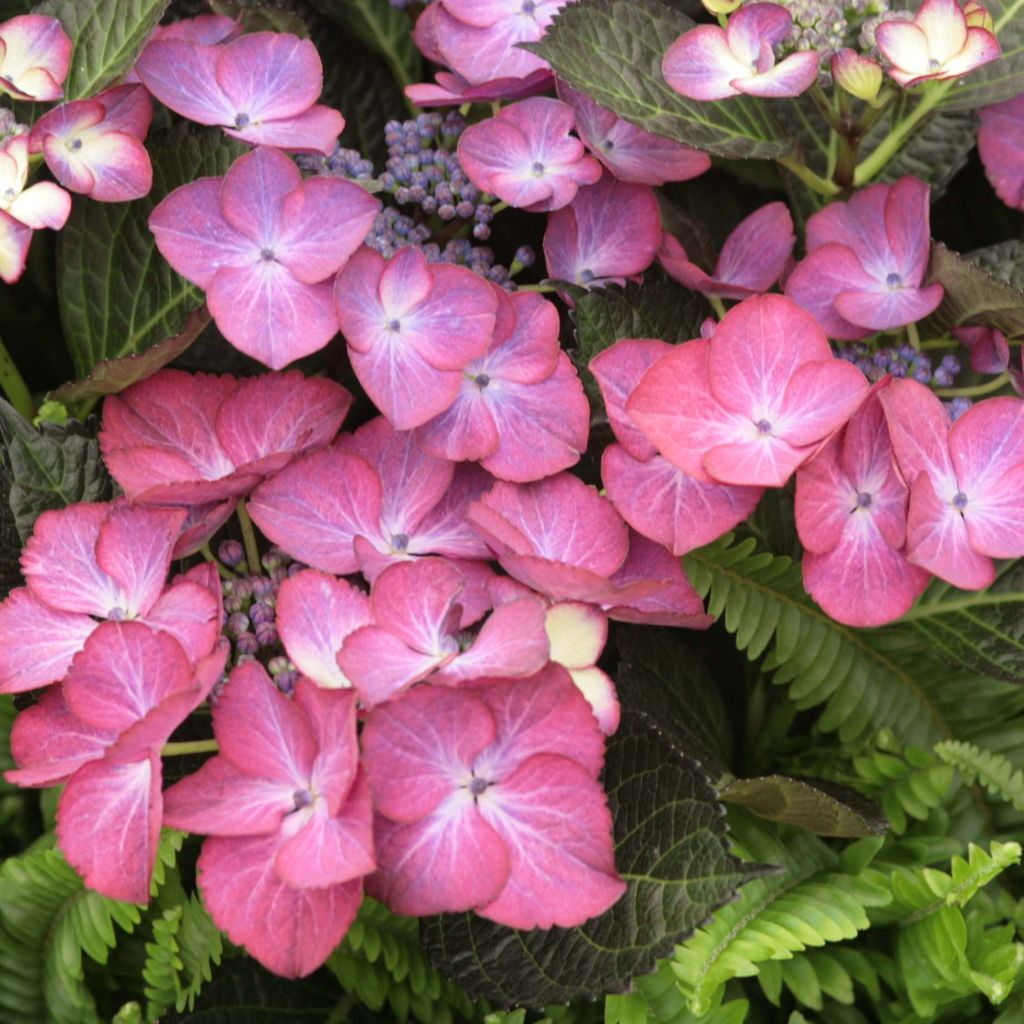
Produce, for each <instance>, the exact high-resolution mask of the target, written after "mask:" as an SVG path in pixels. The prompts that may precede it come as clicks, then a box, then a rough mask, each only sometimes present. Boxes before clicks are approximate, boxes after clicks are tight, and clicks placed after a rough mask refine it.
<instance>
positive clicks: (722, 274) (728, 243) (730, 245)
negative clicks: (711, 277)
mask: <svg viewBox="0 0 1024 1024" xmlns="http://www.w3.org/2000/svg"><path fill="white" fill-rule="evenodd" d="M795 244H796V236H795V235H794V234H793V218H792V217H791V216H790V215H789V210H788V209H786V205H785V203H778V202H776V203H768V204H767V205H765V206H762V207H761V208H760V209H759V210H755V211H754V212H753V213H752V214H751V215H750V216H749V217H746V218H745V219H744V220H742V221H740V223H739V224H738V225H737V226H736V229H735V230H734V231H733V232H732V233H731V234H730V235H729V237H728V238H727V239H726V240H725V245H723V246H722V253H721V255H720V256H719V258H718V263H717V264H716V266H715V279H716V280H717V281H721V282H728V283H729V284H737V285H742V286H743V287H744V288H749V289H750V290H751V291H754V292H766V291H768V289H769V288H771V286H772V285H773V284H775V282H776V281H778V279H779V278H780V277H781V276H782V272H783V270H785V268H786V264H787V262H788V261H789V257H790V256H791V255H792V253H793V246H794V245H795Z"/></svg>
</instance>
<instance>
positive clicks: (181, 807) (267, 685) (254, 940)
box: [164, 662, 375, 978]
mask: <svg viewBox="0 0 1024 1024" xmlns="http://www.w3.org/2000/svg"><path fill="white" fill-rule="evenodd" d="M213 731H214V735H215V736H216V738H217V743H218V745H219V747H220V752H219V753H218V754H217V756H216V757H213V758H211V759H210V760H209V761H207V762H206V763H205V764H204V765H203V767H202V768H200V769H199V771H198V772H196V773H195V774H194V775H191V776H189V777H188V778H186V779H183V780H182V781H181V782H178V783H176V784H175V785H173V786H171V788H170V789H168V790H167V792H166V793H165V794H164V821H165V822H166V823H167V824H168V825H170V826H172V827H174V828H182V829H187V830H188V831H190V832H199V833H203V834H205V835H206V836H208V837H209V838H207V839H206V840H205V841H204V842H203V849H202V852H201V853H200V855H199V888H200V890H201V891H202V894H203V902H204V903H205V904H206V907H207V908H208V909H209V911H210V915H211V917H212V918H213V920H214V922H215V923H216V925H217V927H218V928H220V929H221V930H222V931H224V932H226V933H227V935H228V937H229V938H230V939H231V941H232V942H235V943H237V944H239V945H242V946H245V948H246V950H247V951H248V952H249V953H250V954H251V955H252V956H253V957H255V958H256V959H257V960H259V962H260V963H262V964H263V965H264V966H265V967H267V968H269V969H270V970H272V971H274V972H275V973H276V974H281V975H284V976H285V977H288V978H297V977H302V976H304V975H306V974H309V973H310V972H312V971H314V970H316V968H317V967H319V966H320V965H321V964H322V963H323V962H324V960H326V959H327V957H328V955H329V954H330V952H331V950H332V949H334V947H335V946H337V945H338V943H339V942H340V941H341V939H342V937H343V936H344V934H345V932H346V931H348V927H349V925H350V924H351V923H352V921H353V919H354V918H355V915H356V911H357V910H358V909H359V904H360V902H361V900H362V888H363V887H362V878H363V877H364V876H365V875H367V874H369V873H370V872H371V871H372V870H373V869H374V867H375V859H374V852H373V835H372V817H371V814H372V812H371V807H370V800H369V792H368V790H367V786H366V783H365V778H364V776H363V774H362V772H361V771H360V768H359V749H358V745H357V740H356V699H355V694H354V693H352V691H350V690H324V689H320V688H319V687H317V686H316V685H314V684H313V683H311V682H309V680H306V679H300V680H299V682H298V684H297V686H296V688H295V699H294V701H292V700H290V699H289V698H287V697H285V696H283V695H282V694H281V693H280V692H279V691H278V690H277V689H276V688H275V686H274V684H273V683H272V682H271V681H270V678H269V677H268V676H267V673H266V670H265V669H264V668H263V667H262V666H261V665H259V664H256V663H254V662H249V663H247V664H245V665H241V666H239V667H238V668H236V669H235V670H234V671H233V672H232V673H231V677H230V679H229V680H228V684H227V686H226V687H225V689H224V691H223V692H222V693H221V695H220V697H219V699H218V700H217V703H216V704H215V705H214V708H213Z"/></svg>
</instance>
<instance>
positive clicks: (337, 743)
mask: <svg viewBox="0 0 1024 1024" xmlns="http://www.w3.org/2000/svg"><path fill="white" fill-rule="evenodd" d="M295 703H296V704H298V706H299V707H300V708H302V710H303V711H304V712H305V713H306V718H307V720H308V721H309V725H310V728H311V729H312V730H313V735H314V738H315V739H316V744H317V747H318V753H317V756H316V760H315V761H314V762H313V775H312V778H311V780H310V781H311V783H312V789H314V790H315V791H316V793H317V796H318V797H322V798H323V799H324V801H325V802H326V804H327V811H328V814H330V815H332V816H334V815H337V814H338V813H339V811H340V810H341V807H342V805H343V804H344V803H345V801H346V800H347V799H348V797H349V793H350V791H351V790H352V786H353V783H354V782H355V777H356V771H357V770H358V767H359V744H358V741H357V738H356V696H355V694H354V693H353V692H352V691H351V690H347V691H339V690H328V689H325V688H324V687H322V686H318V685H316V684H315V683H314V682H313V681H312V680H310V679H305V678H300V679H299V681H298V683H297V684H296V687H295Z"/></svg>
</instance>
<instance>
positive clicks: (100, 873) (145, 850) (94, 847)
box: [57, 752, 162, 903]
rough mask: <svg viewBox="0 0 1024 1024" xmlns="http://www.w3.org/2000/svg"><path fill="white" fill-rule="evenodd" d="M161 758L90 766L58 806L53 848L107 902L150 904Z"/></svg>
mask: <svg viewBox="0 0 1024 1024" xmlns="http://www.w3.org/2000/svg"><path fill="white" fill-rule="evenodd" d="M161 808H162V803H161V796H160V757H159V755H158V754H157V753H156V752H154V753H153V754H152V755H151V756H150V757H149V758H148V759H147V760H145V761H138V762H136V763H134V764H111V763H110V762H108V761H92V762H90V763H89V764H87V765H85V766H84V767H82V768H80V769H79V770H78V771H77V772H75V774H74V775H72V777H71V778H70V779H69V780H68V784H67V786H65V788H64V792H63V793H62V794H61V798H60V802H59V803H58V805H57V842H58V843H59V844H60V848H61V850H62V852H63V853H64V856H65V857H67V859H68V863H69V864H71V866H72V867H73V868H74V869H75V870H76V871H77V872H78V873H79V874H80V875H82V877H83V879H84V880H85V884H86V885H87V886H88V887H89V888H90V889H94V890H95V891H96V892H99V893H102V894H103V895H104V896H106V897H107V898H108V899H114V900H127V901H128V902H131V903H148V902H149V883H150V879H151V878H152V874H153V864H154V861H155V860H156V847H157V843H158V841H159V839H160V818H161Z"/></svg>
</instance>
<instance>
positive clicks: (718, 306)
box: [705, 295, 725, 320]
mask: <svg viewBox="0 0 1024 1024" xmlns="http://www.w3.org/2000/svg"><path fill="white" fill-rule="evenodd" d="M705 298H706V299H707V300H708V305H709V306H710V307H711V308H712V309H713V310H714V311H715V316H717V317H718V319H719V320H721V319H722V317H724V316H725V303H724V302H723V301H722V300H721V299H720V298H719V297H718V296H717V295H706V296H705Z"/></svg>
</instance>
